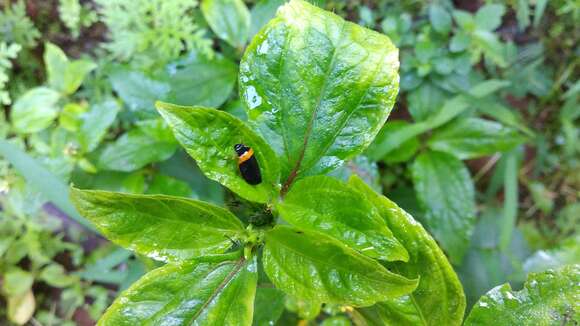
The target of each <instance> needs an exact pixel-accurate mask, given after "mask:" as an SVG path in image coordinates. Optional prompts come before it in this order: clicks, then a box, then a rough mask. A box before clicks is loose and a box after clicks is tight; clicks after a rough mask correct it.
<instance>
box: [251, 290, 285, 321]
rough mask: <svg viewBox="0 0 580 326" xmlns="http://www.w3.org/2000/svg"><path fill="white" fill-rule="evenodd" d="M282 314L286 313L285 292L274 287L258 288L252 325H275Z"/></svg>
mask: <svg viewBox="0 0 580 326" xmlns="http://www.w3.org/2000/svg"><path fill="white" fill-rule="evenodd" d="M282 312H284V292H282V291H280V290H278V289H276V288H273V287H259V286H258V290H257V291H256V301H255V302H254V321H253V322H252V325H254V326H270V325H275V324H276V322H277V321H278V319H279V318H280V316H281V315H282Z"/></svg>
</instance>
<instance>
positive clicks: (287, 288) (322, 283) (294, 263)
mask: <svg viewBox="0 0 580 326" xmlns="http://www.w3.org/2000/svg"><path fill="white" fill-rule="evenodd" d="M263 261H264V269H265V271H266V274H267V275H268V277H269V278H270V280H272V282H273V283H274V284H275V285H276V287H277V288H279V289H281V290H283V291H284V292H286V293H288V294H289V295H291V296H294V297H296V298H303V299H305V300H309V301H313V302H324V303H338V304H347V305H354V306H368V305H372V304H374V303H376V302H378V301H385V300H387V299H390V298H395V297H399V296H401V295H404V294H408V293H410V292H411V291H413V290H414V289H415V287H416V286H417V280H412V279H407V278H405V277H403V276H400V275H397V274H394V273H392V272H390V271H389V270H387V269H386V268H384V267H383V266H382V265H381V264H379V263H378V262H377V261H376V260H373V259H371V258H368V257H366V256H364V255H361V254H359V253H358V252H357V251H355V250H353V249H351V248H349V247H347V246H345V245H344V244H342V243H341V242H339V241H337V240H335V239H333V238H331V237H328V236H326V235H324V234H322V233H318V232H313V231H299V230H297V229H294V228H291V227H287V226H277V227H275V228H274V229H272V230H271V231H269V232H268V233H267V234H266V245H265V248H264V255H263Z"/></svg>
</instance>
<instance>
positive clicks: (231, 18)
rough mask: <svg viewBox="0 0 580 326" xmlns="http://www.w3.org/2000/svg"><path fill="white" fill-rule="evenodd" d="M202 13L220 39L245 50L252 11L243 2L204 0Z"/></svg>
mask: <svg viewBox="0 0 580 326" xmlns="http://www.w3.org/2000/svg"><path fill="white" fill-rule="evenodd" d="M201 11H202V12H203V16H204V17H205V20H206V21H207V23H208V24H209V26H210V27H211V29H212V30H213V32H214V33H215V34H216V35H217V36H218V37H219V38H221V39H222V40H224V41H226V42H228V43H229V44H230V45H231V46H233V47H235V48H238V49H243V47H244V45H245V44H246V41H247V39H248V31H249V29H250V11H249V10H248V8H247V7H246V5H245V4H244V2H243V1H242V0H202V1H201Z"/></svg>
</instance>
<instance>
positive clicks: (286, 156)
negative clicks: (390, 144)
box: [240, 0, 399, 188]
mask: <svg viewBox="0 0 580 326" xmlns="http://www.w3.org/2000/svg"><path fill="white" fill-rule="evenodd" d="M398 68H399V61H398V50H397V48H396V47H395V46H394V45H393V44H392V43H391V41H390V40H389V39H388V38H387V37H386V36H385V35H382V34H379V33H376V32H374V31H371V30H368V29H365V28H363V27H360V26H358V25H355V24H353V23H350V22H346V21H344V20H343V19H342V18H340V17H338V16H336V15H334V14H331V13H329V12H326V11H324V10H322V9H319V8H317V7H315V6H312V5H310V4H308V3H306V2H304V1H301V0H293V1H291V2H290V3H288V4H286V5H284V6H283V7H280V9H279V10H278V13H277V16H276V17H275V18H274V19H273V20H271V21H270V22H269V23H268V24H267V25H266V27H264V29H262V31H261V32H260V33H259V34H258V35H257V36H256V37H255V38H254V40H253V41H252V42H251V44H250V45H249V46H248V48H247V50H246V53H245V55H244V57H243V59H242V62H241V66H240V95H241V98H242V99H243V100H244V102H245V105H246V110H247V113H248V117H249V121H250V123H251V124H252V125H253V126H255V128H256V129H257V130H258V131H259V132H260V133H261V134H262V136H264V138H265V139H266V140H267V141H268V142H269V143H270V145H271V146H272V148H273V149H274V150H275V151H276V153H277V155H278V157H279V160H280V164H281V171H282V180H285V184H286V188H287V187H288V186H289V185H290V184H291V183H292V182H293V180H295V179H297V178H301V177H303V176H306V175H313V174H323V173H326V172H328V171H330V170H332V169H334V168H336V167H338V166H340V165H341V164H342V163H343V161H344V160H346V159H349V158H351V157H353V156H355V155H357V154H359V153H361V152H362V151H363V150H364V148H365V147H366V146H368V145H369V144H370V143H371V141H372V140H373V138H374V137H375V135H376V134H377V133H378V131H379V129H380V128H381V126H382V125H383V123H384V122H385V120H386V118H387V116H388V114H389V112H390V110H391V108H392V106H393V104H394V101H395V97H396V95H397V92H398V84H399V77H398V72H397V71H398Z"/></svg>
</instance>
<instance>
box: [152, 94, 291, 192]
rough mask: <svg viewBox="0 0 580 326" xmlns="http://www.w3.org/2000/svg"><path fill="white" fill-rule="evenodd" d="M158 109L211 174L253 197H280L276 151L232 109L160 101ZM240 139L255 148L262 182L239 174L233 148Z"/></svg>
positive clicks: (203, 168)
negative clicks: (254, 181)
mask: <svg viewBox="0 0 580 326" xmlns="http://www.w3.org/2000/svg"><path fill="white" fill-rule="evenodd" d="M157 109H158V110H159V113H161V115H162V116H163V118H164V119H165V121H167V123H168V124H169V125H170V126H171V128H172V129H173V132H174V133H175V137H176V138H177V140H178V141H179V142H180V143H181V146H183V147H184V148H185V150H186V151H187V153H189V155H191V157H193V158H194V159H195V160H196V161H197V164H198V165H199V167H200V169H201V170H202V171H203V173H205V175H206V176H207V177H208V178H210V179H212V180H215V181H217V182H219V183H221V184H222V185H224V186H226V187H228V188H229V189H231V190H232V191H234V192H236V193H237V194H239V195H240V196H242V197H244V198H246V199H248V200H251V201H256V202H262V203H265V202H268V201H270V200H272V199H273V198H275V197H277V193H278V183H279V181H278V180H279V174H280V170H279V166H278V162H277V159H276V155H275V154H274V152H273V151H272V149H271V148H270V146H268V144H267V143H266V142H265V141H264V140H263V139H262V138H261V137H260V136H258V135H257V134H256V133H254V131H252V130H251V129H250V128H249V127H248V126H246V125H245V124H244V122H242V121H240V120H238V119H237V118H235V117H233V116H232V115H230V114H229V113H226V112H223V111H219V110H215V109H208V108H202V107H186V106H177V105H173V104H167V103H160V102H158V103H157ZM237 143H243V144H245V145H246V146H249V147H251V148H252V149H253V150H254V156H255V157H256V159H257V160H258V164H259V166H260V171H261V175H262V183H260V184H258V185H255V186H253V185H250V184H248V183H247V182H246V181H245V180H244V179H243V178H242V176H241V175H240V172H239V168H238V159H237V156H236V152H235V151H234V145H235V144H237Z"/></svg>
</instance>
